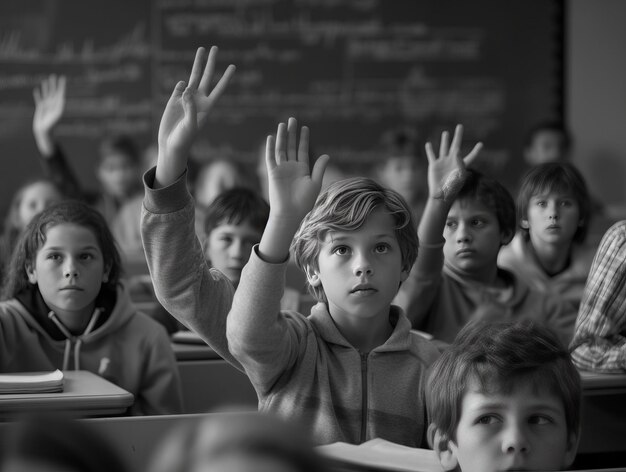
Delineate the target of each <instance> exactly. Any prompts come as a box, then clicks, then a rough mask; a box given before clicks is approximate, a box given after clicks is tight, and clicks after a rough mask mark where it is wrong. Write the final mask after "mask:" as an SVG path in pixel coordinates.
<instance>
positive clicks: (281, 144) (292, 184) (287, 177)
mask: <svg viewBox="0 0 626 472" xmlns="http://www.w3.org/2000/svg"><path fill="white" fill-rule="evenodd" d="M297 133H298V123H297V121H296V120H295V118H289V121H288V123H287V125H285V123H280V124H279V125H278V131H277V133H276V139H274V137H273V136H268V138H267V143H266V147H265V163H266V165H267V180H268V191H269V192H268V193H269V200H270V217H269V220H268V222H267V226H266V227H265V231H263V236H262V237H261V242H260V243H259V252H260V254H261V255H262V257H263V258H264V259H265V260H266V261H267V262H283V261H284V260H285V259H286V257H287V256H288V254H289V245H290V244H291V240H292V239H293V235H294V234H295V232H296V230H297V229H298V226H299V225H300V223H301V221H302V219H303V218H304V216H305V215H306V214H307V213H308V212H309V211H310V210H311V208H313V205H314V204H315V200H316V199H317V196H318V195H319V193H320V189H321V188H322V177H323V176H324V170H325V169H326V165H327V164H328V159H329V157H328V156H327V155H326V154H324V155H322V156H320V157H319V158H318V159H317V161H315V164H314V165H313V171H310V170H309V129H308V128H307V127H306V126H303V127H302V130H301V131H300V142H299V143H298V137H297Z"/></svg>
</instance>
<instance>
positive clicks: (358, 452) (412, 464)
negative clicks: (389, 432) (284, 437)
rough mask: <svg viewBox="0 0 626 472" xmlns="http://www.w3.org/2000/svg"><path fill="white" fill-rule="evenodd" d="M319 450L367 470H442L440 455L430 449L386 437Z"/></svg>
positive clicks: (398, 471)
mask: <svg viewBox="0 0 626 472" xmlns="http://www.w3.org/2000/svg"><path fill="white" fill-rule="evenodd" d="M317 449H318V451H319V452H320V453H321V454H322V455H323V456H324V457H326V458H328V459H331V460H332V461H333V462H338V463H341V464H353V465H357V466H361V467H366V468H367V469H368V470H371V469H373V470H385V471H396V472H443V468H442V467H441V464H440V463H439V460H438V459H437V456H436V455H435V453H434V452H433V451H431V450H430V449H417V448H413V447H407V446H402V445H401V444H396V443H392V442H389V441H385V440H384V439H372V440H371V441H367V442H365V443H363V444H360V445H358V446H355V445H354V444H348V443H343V442H336V443H333V444H328V445H326V446H318V448H317Z"/></svg>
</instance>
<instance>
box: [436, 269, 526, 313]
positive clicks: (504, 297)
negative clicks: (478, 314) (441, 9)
mask: <svg viewBox="0 0 626 472" xmlns="http://www.w3.org/2000/svg"><path fill="white" fill-rule="evenodd" d="M443 272H444V273H445V274H446V275H447V276H448V277H450V278H451V279H452V280H454V281H455V282H456V283H458V284H459V285H460V286H461V287H463V292H464V293H465V296H467V297H468V298H470V299H471V300H472V301H473V302H474V304H475V305H480V304H482V303H490V302H491V303H493V302H496V303H499V304H501V305H504V306H508V307H511V308H513V307H515V306H517V305H519V304H521V303H524V300H525V299H526V296H527V293H528V291H529V290H530V288H529V287H528V285H526V284H525V283H523V282H522V281H521V280H520V279H519V278H518V277H516V276H515V274H514V273H512V272H510V271H508V270H506V269H502V268H498V278H499V279H500V280H502V281H504V284H505V288H502V289H496V288H493V287H490V286H488V285H486V284H483V283H480V282H476V281H474V280H472V279H471V278H470V277H468V276H467V275H466V274H464V273H463V272H462V271H460V270H458V269H456V268H455V267H453V266H452V265H450V264H447V263H445V262H444V266H443Z"/></svg>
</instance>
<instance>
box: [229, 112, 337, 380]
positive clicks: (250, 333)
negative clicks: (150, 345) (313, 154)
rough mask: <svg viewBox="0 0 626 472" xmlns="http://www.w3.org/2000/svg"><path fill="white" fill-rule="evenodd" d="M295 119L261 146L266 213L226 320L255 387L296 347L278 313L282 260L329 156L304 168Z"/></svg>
mask: <svg viewBox="0 0 626 472" xmlns="http://www.w3.org/2000/svg"><path fill="white" fill-rule="evenodd" d="M296 134H297V123H296V120H295V119H293V118H290V119H289V122H288V125H285V124H284V123H281V124H280V125H279V126H278V132H277V136H276V141H275V142H274V138H273V137H272V136H269V137H268V139H267V145H266V156H265V158H266V159H265V160H266V165H267V172H268V186H269V201H270V216H269V220H268V223H267V226H266V227H265V231H264V232H263V236H262V237H261V242H260V244H259V246H258V247H255V249H254V251H253V253H252V255H251V257H250V261H249V262H248V264H247V265H246V267H245V268H244V270H243V272H242V275H241V279H240V281H239V286H238V288H237V292H236V293H235V298H234V300H233V307H232V309H231V312H230V314H229V315H228V320H227V337H228V343H229V348H230V349H231V352H232V353H233V355H234V356H235V357H236V358H237V359H238V360H239V361H240V362H241V364H242V365H243V366H244V367H245V368H246V372H247V373H248V376H249V377H250V380H251V381H252V382H253V384H254V385H255V387H257V389H260V390H261V391H266V390H267V389H269V388H270V387H271V385H272V384H273V383H274V381H275V380H276V379H277V377H278V376H279V375H280V374H281V373H282V372H283V371H284V370H285V369H287V368H288V367H289V366H290V365H291V364H292V363H293V361H294V359H295V355H296V354H297V352H298V348H299V342H300V341H299V338H298V333H297V332H296V329H294V326H295V323H297V321H295V323H294V322H290V321H289V320H288V317H287V316H285V315H281V314H280V299H281V296H282V292H283V287H284V272H285V267H286V266H285V262H286V261H287V259H288V257H289V246H290V244H291V241H292V239H293V236H294V234H295V232H296V230H297V229H298V226H299V225H300V222H301V221H302V219H303V218H304V216H305V215H306V214H307V213H308V212H309V211H310V210H311V208H312V207H313V204H314V203H315V200H316V198H317V196H318V194H319V192H320V188H321V184H322V176H323V174H324V169H325V167H326V164H327V162H328V156H326V155H324V156H321V157H319V158H318V159H317V161H316V162H315V165H314V166H313V171H312V172H310V171H309V154H308V152H309V149H308V148H309V131H308V128H306V127H303V128H302V131H301V134H300V144H299V146H298V144H297V138H296Z"/></svg>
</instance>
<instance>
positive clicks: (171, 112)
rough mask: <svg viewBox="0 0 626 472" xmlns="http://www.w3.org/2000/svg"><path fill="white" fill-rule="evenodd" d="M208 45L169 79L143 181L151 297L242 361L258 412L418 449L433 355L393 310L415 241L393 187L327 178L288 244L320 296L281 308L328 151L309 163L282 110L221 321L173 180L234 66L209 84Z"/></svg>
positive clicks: (223, 293)
mask: <svg viewBox="0 0 626 472" xmlns="http://www.w3.org/2000/svg"><path fill="white" fill-rule="evenodd" d="M215 55H216V49H215V48H214V49H212V50H211V52H210V54H209V57H208V61H207V65H206V67H203V65H202V64H203V62H204V57H205V52H204V49H203V48H200V49H199V50H198V53H197V55H196V60H195V61H194V66H193V69H192V73H191V78H190V81H189V85H188V86H186V87H185V84H184V83H179V84H178V85H177V86H176V89H175V90H174V93H173V95H172V97H171V98H170V101H169V102H168V104H167V107H166V110H165V112H164V115H163V118H162V120H161V126H160V129H159V161H158V164H157V168H156V171H154V170H151V171H149V172H148V173H146V175H145V177H144V181H145V184H146V199H145V201H144V210H143V215H142V218H143V221H142V234H143V238H144V246H145V248H146V255H147V259H148V262H149V265H150V271H151V274H152V276H153V279H154V284H155V290H156V293H157V296H158V298H159V301H161V303H163V305H164V306H165V307H166V308H167V309H168V311H170V312H171V313H175V314H177V316H179V318H180V319H182V320H184V321H185V324H186V325H187V326H189V327H190V328H191V329H193V330H194V331H196V332H198V333H199V334H200V336H201V337H202V338H203V339H205V341H207V342H208V343H209V344H210V345H211V346H213V348H214V349H215V350H216V351H218V350H219V351H218V352H219V353H220V355H222V357H224V358H226V359H227V360H229V361H230V362H232V363H233V364H235V365H236V366H243V368H244V369H245V371H246V373H247V374H248V376H249V377H250V379H251V381H252V383H253V385H254V387H255V389H256V391H257V394H258V396H259V409H260V410H262V411H270V412H274V413H278V414H280V415H282V416H287V417H290V418H291V419H293V420H295V421H299V422H300V423H301V424H303V425H304V427H305V428H309V429H310V430H311V432H312V434H313V437H314V440H315V441H316V442H317V443H320V444H323V443H330V442H335V441H346V442H350V443H360V442H363V441H366V440H368V439H371V438H374V437H382V438H385V439H387V440H389V441H394V442H398V443H402V444H406V445H409V446H418V445H421V444H422V441H423V439H424V437H425V428H426V425H425V413H426V412H425V406H424V403H423V389H424V380H425V370H426V368H427V367H428V366H429V365H430V364H431V363H432V362H433V361H434V359H435V358H436V357H437V356H438V355H439V353H438V351H437V350H436V349H435V347H434V346H432V345H431V344H430V343H429V342H428V341H426V340H425V339H423V338H422V337H420V336H419V335H417V334H414V333H412V332H411V330H410V323H409V321H408V319H407V318H406V317H405V316H404V315H403V314H402V312H401V311H400V310H398V309H397V308H395V307H391V306H390V304H391V300H392V299H393V297H394V295H395V294H396V292H397V290H398V286H399V285H400V283H401V282H402V281H403V280H404V279H405V278H406V276H407V275H408V271H409V270H410V267H411V265H412V264H413V261H414V259H415V256H416V248H417V241H416V234H415V229H414V227H413V223H412V220H411V216H410V211H409V209H408V208H407V206H406V203H405V202H404V201H403V200H402V199H401V197H399V196H398V195H397V194H396V193H395V192H390V191H387V190H385V189H384V188H382V187H380V186H379V185H377V184H376V183H375V182H373V181H371V180H369V179H357V180H348V181H341V182H337V183H336V184H334V185H333V186H331V187H330V188H329V189H328V191H327V192H328V193H326V194H325V195H326V196H320V203H319V204H318V205H317V206H316V207H315V209H314V210H313V212H312V213H311V214H310V216H309V217H308V218H307V219H306V221H305V222H304V223H303V225H302V227H301V229H300V232H299V235H298V237H297V239H296V241H299V240H298V238H300V237H301V238H302V240H301V243H302V245H297V247H296V248H295V251H296V254H297V258H298V260H299V261H300V262H301V263H304V265H305V267H306V269H307V277H308V280H309V282H310V283H311V285H312V286H314V287H315V288H316V289H317V290H323V293H324V296H325V300H326V303H318V304H317V305H316V306H315V308H314V309H313V310H312V314H311V316H309V317H308V318H307V317H305V316H304V315H301V314H300V313H297V312H295V311H284V312H281V311H280V300H281V295H282V292H283V287H284V283H285V281H284V277H285V270H286V266H287V264H286V260H287V259H288V256H289V247H290V244H291V241H292V239H293V236H294V234H295V232H296V230H297V229H298V226H299V225H300V223H301V221H302V219H303V218H304V217H305V215H306V214H307V213H308V212H309V210H311V208H313V205H314V203H315V200H316V198H317V196H318V193H319V192H320V188H321V184H322V176H323V174H324V168H325V165H326V163H327V161H328V157H327V156H322V157H320V158H319V159H318V161H317V162H316V164H315V166H313V171H312V173H311V171H310V170H309V164H308V130H307V129H306V128H303V130H302V133H301V137H300V146H299V148H298V145H297V139H296V134H297V130H296V122H295V120H293V119H291V120H290V121H289V125H288V126H285V124H281V125H279V128H278V136H277V140H276V149H275V154H274V153H273V152H272V148H273V147H274V144H273V142H274V141H273V138H271V137H270V139H268V146H267V159H266V161H267V164H268V166H269V171H268V174H269V183H270V186H269V197H270V218H269V221H268V224H267V226H266V228H265V231H264V233H263V236H262V238H261V242H260V245H259V246H258V247H257V248H255V250H253V252H252V255H251V256H250V260H249V261H248V264H247V265H246V267H245V268H244V270H243V272H242V275H241V280H240V282H239V286H238V288H237V293H236V296H235V299H234V301H233V302H232V310H231V311H230V313H229V314H228V317H226V315H225V313H224V308H225V307H226V306H228V307H229V308H230V302H231V299H232V284H231V283H230V281H228V279H227V278H226V277H225V276H224V275H223V274H221V273H220V272H219V271H216V270H215V269H211V268H210V267H209V266H208V264H207V263H206V262H205V261H204V257H203V256H202V248H201V247H200V244H199V242H198V240H197V238H196V237H195V232H194V228H193V202H192V200H191V197H190V196H189V193H188V192H187V190H186V187H185V185H184V177H185V163H186V159H187V152H186V151H187V150H188V149H189V147H190V146H191V144H192V142H193V139H194V138H195V136H196V134H197V132H198V120H199V121H200V122H202V120H203V119H205V117H206V113H207V112H208V111H209V110H210V108H211V107H212V105H213V103H214V102H215V100H216V98H217V97H219V95H220V94H221V92H222V91H223V88H224V87H225V85H226V83H227V82H228V80H229V79H230V77H231V76H232V73H233V72H234V68H233V67H232V66H229V68H227V70H226V72H225V73H224V74H223V76H222V78H221V79H220V81H219V82H218V84H217V85H216V87H215V88H214V89H213V90H212V91H210V88H209V84H210V80H211V75H212V72H213V68H214V65H215ZM203 69H204V72H202V70H203ZM327 197H330V198H327ZM353 214H354V215H356V216H358V218H356V217H355V216H353ZM305 242H306V243H305ZM226 324H227V326H226ZM224 333H226V335H227V337H228V342H226V339H225V338H226V336H224ZM231 352H232V354H231Z"/></svg>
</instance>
